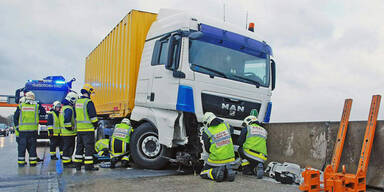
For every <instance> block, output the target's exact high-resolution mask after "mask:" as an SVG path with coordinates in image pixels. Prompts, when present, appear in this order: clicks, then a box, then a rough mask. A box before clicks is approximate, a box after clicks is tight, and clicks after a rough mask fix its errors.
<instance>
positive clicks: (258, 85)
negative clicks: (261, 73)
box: [232, 75, 260, 88]
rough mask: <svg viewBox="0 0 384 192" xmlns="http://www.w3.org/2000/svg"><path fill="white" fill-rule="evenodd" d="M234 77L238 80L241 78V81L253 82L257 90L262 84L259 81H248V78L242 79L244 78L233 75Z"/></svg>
mask: <svg viewBox="0 0 384 192" xmlns="http://www.w3.org/2000/svg"><path fill="white" fill-rule="evenodd" d="M232 76H233V77H236V78H239V79H242V80H245V81H248V82H252V83H253V84H255V85H256V87H257V88H259V87H260V83H259V82H258V81H255V80H252V79H248V78H245V77H242V76H239V75H232Z"/></svg>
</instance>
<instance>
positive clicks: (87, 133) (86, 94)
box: [74, 84, 99, 171]
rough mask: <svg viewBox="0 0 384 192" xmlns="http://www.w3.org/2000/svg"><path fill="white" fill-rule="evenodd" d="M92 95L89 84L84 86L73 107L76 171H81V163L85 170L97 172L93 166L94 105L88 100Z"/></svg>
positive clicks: (95, 122)
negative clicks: (75, 128) (74, 115)
mask: <svg viewBox="0 0 384 192" xmlns="http://www.w3.org/2000/svg"><path fill="white" fill-rule="evenodd" d="M94 93H95V90H94V89H93V87H92V86H91V85H90V84H85V85H84V87H83V88H82V89H81V94H82V96H81V98H80V99H78V100H77V101H76V105H75V111H76V112H75V113H76V125H77V143H76V154H75V160H74V161H75V163H76V170H81V164H82V162H84V165H85V170H88V171H97V170H99V168H97V167H94V166H93V154H94V146H95V127H97V125H98V124H97V121H98V120H97V116H96V109H95V105H94V104H93V102H92V101H91V98H90V97H91V95H92V94H94ZM83 155H84V159H83ZM83 160H84V161H83Z"/></svg>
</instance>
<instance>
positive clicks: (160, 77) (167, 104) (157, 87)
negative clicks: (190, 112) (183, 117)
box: [148, 35, 181, 109]
mask: <svg viewBox="0 0 384 192" xmlns="http://www.w3.org/2000/svg"><path fill="white" fill-rule="evenodd" d="M180 50H181V36H180V35H171V36H169V37H163V38H161V39H159V40H157V41H156V43H155V49H154V55H153V57H152V65H151V66H152V71H153V75H152V88H151V91H150V96H149V98H148V100H149V102H150V103H151V107H154V108H163V109H176V102H177V92H178V87H179V82H180V80H179V79H178V78H175V77H174V69H177V68H178V66H179V61H180ZM167 63H168V65H167Z"/></svg>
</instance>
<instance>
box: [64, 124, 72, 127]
mask: <svg viewBox="0 0 384 192" xmlns="http://www.w3.org/2000/svg"><path fill="white" fill-rule="evenodd" d="M64 125H65V126H69V127H71V126H72V123H64Z"/></svg>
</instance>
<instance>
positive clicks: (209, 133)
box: [205, 128, 213, 138]
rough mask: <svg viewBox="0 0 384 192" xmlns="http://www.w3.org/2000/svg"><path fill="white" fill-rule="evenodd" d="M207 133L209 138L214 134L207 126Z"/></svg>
mask: <svg viewBox="0 0 384 192" xmlns="http://www.w3.org/2000/svg"><path fill="white" fill-rule="evenodd" d="M205 133H206V134H207V135H208V137H209V138H212V136H213V134H212V133H211V132H210V131H209V129H208V128H205Z"/></svg>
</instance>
